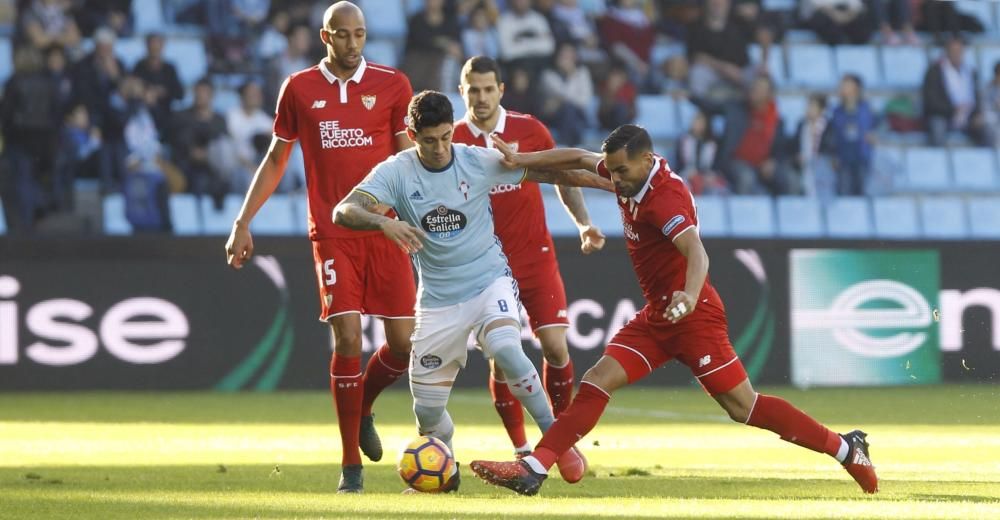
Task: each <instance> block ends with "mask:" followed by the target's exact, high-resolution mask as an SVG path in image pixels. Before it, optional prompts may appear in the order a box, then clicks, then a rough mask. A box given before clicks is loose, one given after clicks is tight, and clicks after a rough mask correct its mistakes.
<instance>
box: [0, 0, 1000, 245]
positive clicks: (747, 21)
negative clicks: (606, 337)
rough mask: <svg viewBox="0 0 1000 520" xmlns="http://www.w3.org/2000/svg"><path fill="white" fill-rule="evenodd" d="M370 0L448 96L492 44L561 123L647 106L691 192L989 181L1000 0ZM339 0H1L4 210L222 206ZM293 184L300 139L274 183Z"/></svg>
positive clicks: (993, 182) (841, 190)
mask: <svg viewBox="0 0 1000 520" xmlns="http://www.w3.org/2000/svg"><path fill="white" fill-rule="evenodd" d="M358 3H359V4H360V5H361V7H362V9H364V11H365V12H366V14H367V24H368V43H367V49H366V52H365V55H366V57H367V58H368V60H369V61H372V62H377V63H382V64H386V65H390V66H395V67H398V68H400V69H402V70H403V71H404V72H406V73H407V75H408V76H409V78H410V80H411V82H412V84H413V88H414V91H419V90H423V89H435V90H440V91H443V92H445V93H447V94H449V95H450V96H451V97H452V99H453V102H455V103H456V117H459V116H460V115H461V114H463V113H464V107H462V106H461V102H460V98H458V93H457V84H458V82H459V78H458V72H459V69H460V67H461V64H462V62H463V60H464V59H466V58H467V57H470V56H474V55H480V54H482V55H488V56H491V57H494V58H496V59H498V60H499V61H500V63H501V64H502V65H503V68H504V78H503V79H504V81H505V83H506V93H505V95H504V98H503V105H504V106H505V107H506V108H508V109H511V110H515V111H520V112H526V113H530V114H533V115H535V116H537V117H538V118H539V119H541V120H542V121H544V122H545V123H546V124H548V125H549V127H550V128H551V129H552V131H553V134H554V136H555V137H556V140H557V141H558V142H559V143H560V144H561V145H566V146H586V147H590V148H596V147H598V146H599V143H600V140H601V138H602V136H603V135H604V134H605V133H606V132H607V131H608V130H610V129H613V128H615V127H616V126H618V125H620V124H623V123H628V122H637V123H639V124H642V125H644V126H646V127H647V129H649V131H650V133H651V134H652V135H653V137H654V138H655V139H656V141H657V146H658V151H659V152H660V153H661V154H663V155H665V156H666V157H667V158H668V159H669V160H670V161H671V164H672V166H673V168H674V170H675V171H677V172H678V173H679V174H680V175H682V176H683V177H684V178H685V179H687V180H688V182H689V183H690V185H691V186H692V190H693V191H694V193H695V194H696V195H705V196H737V195H757V196H767V197H774V196H787V195H799V196H804V197H809V198H813V199H816V200H818V201H821V203H825V201H829V200H835V199H837V198H838V197H872V196H881V195H886V194H892V193H902V192H909V191H914V190H917V191H920V190H922V191H924V192H928V193H939V192H949V193H951V192H960V193H964V192H975V193H990V192H997V191H998V190H1000V183H998V181H997V179H998V171H997V170H998V168H997V163H996V153H995V149H996V147H997V139H998V136H1000V23H998V22H1000V18H998V16H1000V12H997V6H996V5H995V4H994V3H993V2H986V1H959V2H941V1H931V0H800V1H794V0H784V1H783V0H704V1H695V0H360V1H359V2H358ZM328 5H329V2H326V1H323V2H314V1H304V0H204V1H195V0H132V1H130V0H16V1H15V0H0V80H2V85H3V93H2V99H0V121H2V156H3V160H2V161H0V201H2V205H3V210H4V211H3V215H4V219H5V221H6V224H5V227H6V232H7V233H10V234H31V233H46V232H52V233H57V232H90V233H101V232H114V231H113V230H112V229H109V224H108V222H109V218H111V220H114V219H115V218H118V217H117V216H109V215H103V214H102V212H104V213H106V212H118V213H121V218H124V219H125V220H126V221H127V228H128V230H129V232H141V231H153V232H159V231H170V230H171V229H173V228H175V227H176V226H175V224H176V223H175V222H174V220H176V219H177V218H178V217H177V209H176V207H174V211H173V213H174V217H173V218H172V217H171V209H172V207H173V206H174V205H173V204H172V203H171V201H172V197H173V196H174V195H176V194H186V195H188V197H185V198H177V199H176V200H177V201H178V204H179V203H180V202H179V201H194V202H191V204H194V205H193V206H191V207H197V208H199V211H202V210H201V208H202V207H204V208H207V209H205V210H204V211H218V212H225V211H229V210H228V209H227V204H232V203H235V204H238V201H239V196H240V195H242V194H243V193H244V192H245V190H246V189H247V186H248V185H249V182H250V179H251V177H252V175H253V172H254V170H255V168H256V166H257V163H258V162H259V160H260V158H261V157H262V156H263V153H264V151H265V150H266V147H267V144H268V142H269V141H270V136H271V122H272V114H273V108H274V105H275V101H276V97H277V93H278V89H279V87H280V85H281V82H282V81H283V79H284V78H285V77H286V76H288V75H289V74H291V73H292V72H295V71H297V70H300V69H303V68H307V67H309V66H311V65H313V64H315V63H317V62H318V61H319V60H320V59H321V58H322V57H323V56H324V54H325V51H324V49H323V48H322V45H321V42H320V40H319V35H318V31H319V27H320V25H321V17H322V13H323V11H324V9H325V8H326V7H327V6H328ZM986 163H988V164H986ZM938 170H940V171H938ZM980 170H982V172H981V173H980ZM942 171H943V172H944V173H941V172H942ZM303 184H304V176H303V171H302V166H301V160H300V159H298V158H297V157H293V159H292V160H291V161H290V163H289V171H288V172H287V174H286V176H285V178H284V180H283V183H282V185H281V188H280V190H281V191H282V192H284V193H291V194H295V193H296V192H298V191H300V190H302V189H303ZM234 200H235V201H236V202H231V201H234ZM109 201H110V202H109ZM202 218H207V217H202ZM219 220H220V221H222V222H225V219H219ZM303 220H304V217H303ZM201 225H202V226H203V225H204V224H201ZM225 225H226V226H228V223H226V224H225ZM110 227H114V225H111V226H110ZM200 229H202V228H200ZM0 231H2V228H0Z"/></svg>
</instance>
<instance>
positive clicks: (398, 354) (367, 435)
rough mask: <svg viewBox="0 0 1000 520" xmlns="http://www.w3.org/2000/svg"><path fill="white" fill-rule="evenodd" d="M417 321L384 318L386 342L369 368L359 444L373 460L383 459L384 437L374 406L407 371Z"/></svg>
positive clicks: (362, 402)
mask: <svg viewBox="0 0 1000 520" xmlns="http://www.w3.org/2000/svg"><path fill="white" fill-rule="evenodd" d="M413 324H414V320H413V318H385V319H383V320H382V325H383V327H384V328H385V341H386V344H384V345H382V346H381V347H379V349H378V350H377V351H375V353H374V354H372V357H371V358H369V359H368V365H367V366H366V367H365V375H364V397H362V400H361V426H360V433H359V437H358V443H359V446H360V447H361V451H362V453H364V454H365V456H366V457H368V459H369V460H372V461H376V462H377V461H379V460H381V459H382V440H381V439H379V436H378V432H377V431H376V430H375V417H374V414H372V405H373V404H375V399H376V398H378V396H379V394H381V393H382V390H385V389H386V388H387V387H388V386H389V385H391V384H393V383H395V382H396V380H397V379H399V378H400V377H402V376H403V374H405V373H406V369H407V367H408V366H409V363H410V348H411V345H410V335H411V334H413Z"/></svg>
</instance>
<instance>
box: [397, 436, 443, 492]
mask: <svg viewBox="0 0 1000 520" xmlns="http://www.w3.org/2000/svg"><path fill="white" fill-rule="evenodd" d="M397 469H398V470H399V476H400V477H402V478H403V482H406V484H407V485H408V486H410V487H411V488H413V489H416V490H417V491H421V492H423V493H437V492H439V491H441V488H443V487H444V485H445V484H446V483H447V482H448V480H449V479H450V478H451V475H452V473H453V472H454V470H455V458H454V457H452V455H451V450H449V449H448V446H447V445H445V443H443V442H441V441H439V440H437V439H435V438H433V437H417V438H416V439H414V440H413V442H411V443H410V444H408V445H407V446H406V449H404V450H403V453H401V454H400V456H399V466H398V468H397Z"/></svg>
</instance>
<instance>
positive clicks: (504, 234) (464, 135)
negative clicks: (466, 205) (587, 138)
mask: <svg viewBox="0 0 1000 520" xmlns="http://www.w3.org/2000/svg"><path fill="white" fill-rule="evenodd" d="M498 110H499V111H500V117H499V118H498V119H497V125H496V128H495V129H494V131H493V133H494V134H497V135H498V136H499V137H500V139H503V141H504V142H505V143H507V144H509V145H511V146H512V147H514V149H515V150H517V151H519V152H538V151H541V150H549V149H551V148H555V146H556V143H555V141H554V140H553V139H552V134H550V133H549V129H548V128H545V125H543V124H542V123H541V121H539V120H537V119H535V118H534V117H532V116H530V115H527V114H520V113H517V112H511V111H508V110H506V109H504V108H503V107H499V109H498ZM452 140H453V141H454V142H456V143H463V144H467V145H470V146H485V147H487V148H493V141H491V140H490V138H489V136H488V135H486V134H485V133H484V132H483V131H482V130H480V129H479V127H477V126H476V125H474V124H472V122H471V121H469V116H468V115H466V116H465V118H463V119H460V120H459V121H456V122H455V132H454V134H453V137H452ZM490 202H491V204H492V206H493V227H494V229H495V232H496V235H497V237H498V238H500V243H501V244H503V251H504V254H506V255H507V260H508V261H509V262H510V264H511V266H515V265H517V266H521V265H524V264H530V263H532V262H533V261H535V259H536V258H537V254H539V253H548V252H550V251H552V248H553V246H552V237H551V236H550V235H549V228H548V226H546V225H545V204H543V203H542V192H541V190H540V189H539V188H538V183H535V182H530V181H524V182H522V183H521V184H501V185H498V186H494V187H493V189H491V190H490ZM545 248H548V249H545Z"/></svg>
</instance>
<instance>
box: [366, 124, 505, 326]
mask: <svg viewBox="0 0 1000 520" xmlns="http://www.w3.org/2000/svg"><path fill="white" fill-rule="evenodd" d="M502 158H503V155H502V154H501V153H500V152H498V151H497V150H495V149H491V148H483V147H478V146H467V145H464V144H457V143H456V144H454V145H452V159H451V163H449V164H448V165H447V166H445V167H444V168H442V169H440V170H431V169H428V168H427V167H425V166H424V165H423V164H422V163H421V162H420V159H419V158H417V152H416V150H415V149H413V148H411V149H409V150H404V151H402V152H399V153H397V154H396V155H394V156H392V157H390V158H388V159H386V160H385V161H383V162H382V163H380V164H379V165H378V166H376V167H375V169H373V170H372V171H371V173H370V174H368V177H366V178H365V180H363V181H362V182H361V184H359V185H358V186H357V187H356V188H355V190H357V191H359V192H362V193H366V194H368V195H370V196H372V197H373V198H375V199H376V200H377V201H378V202H379V203H381V204H386V205H388V206H392V207H393V208H395V210H396V214H397V215H399V218H400V220H403V221H405V222H408V223H410V224H412V225H413V226H415V227H418V228H420V229H423V230H424V232H425V233H426V234H427V238H426V239H425V240H424V244H423V245H424V247H423V249H421V250H420V251H419V252H418V253H417V254H416V265H417V273H418V276H419V283H418V287H417V296H418V301H419V305H420V306H421V307H426V308H433V307H444V306H447V305H455V304H458V303H462V302H464V301H467V300H469V299H471V298H472V297H474V296H476V295H477V294H479V293H480V292H482V291H483V290H485V289H486V288H487V287H489V286H490V284H491V283H493V282H494V281H495V280H496V279H497V278H499V277H501V276H511V273H510V269H509V268H508V266H507V257H505V256H504V254H503V250H502V249H501V247H500V241H499V239H497V237H496V236H495V235H494V233H493V209H492V208H491V207H490V189H491V188H492V187H493V186H496V185H498V184H518V183H520V182H521V180H523V178H524V172H523V171H522V170H508V169H507V168H505V167H504V166H503V165H502V164H501V163H500V160H501V159H502Z"/></svg>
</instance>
